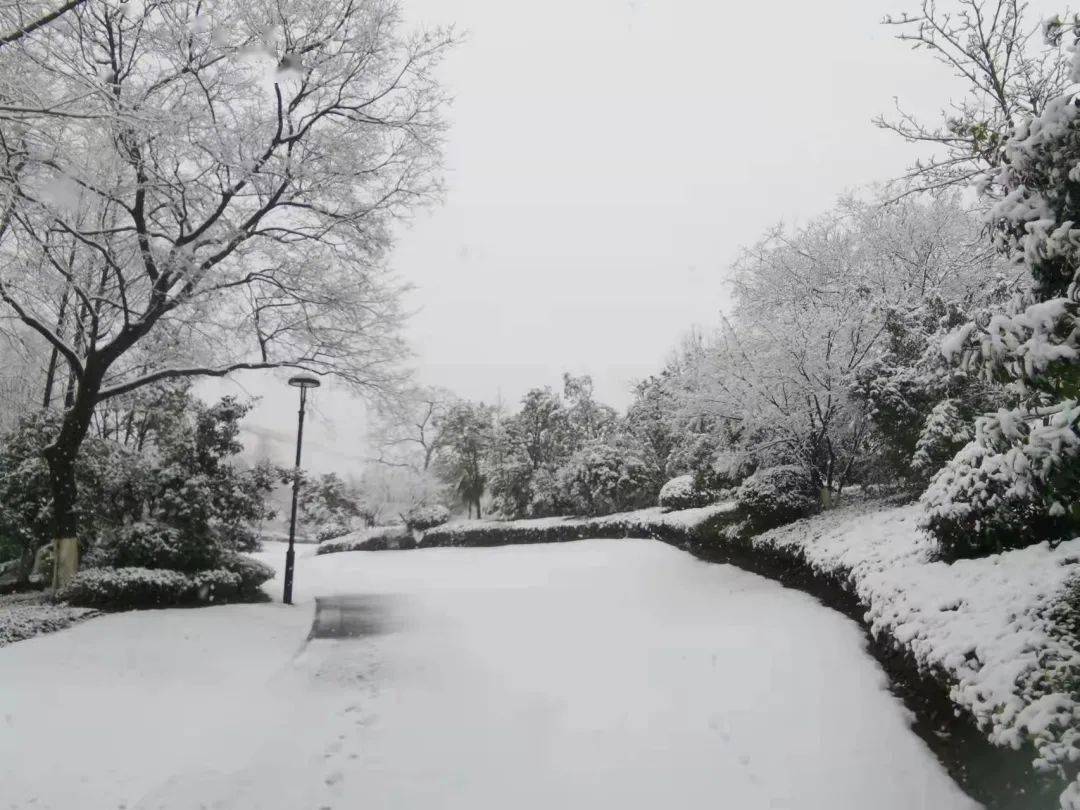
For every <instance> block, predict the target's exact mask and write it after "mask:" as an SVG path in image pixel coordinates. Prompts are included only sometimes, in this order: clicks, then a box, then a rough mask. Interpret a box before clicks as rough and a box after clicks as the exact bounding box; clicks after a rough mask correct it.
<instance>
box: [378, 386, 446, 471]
mask: <svg viewBox="0 0 1080 810" xmlns="http://www.w3.org/2000/svg"><path fill="white" fill-rule="evenodd" d="M457 399H458V398H457V396H456V395H455V394H454V393H453V392H451V391H447V390H446V389H444V388H437V387H433V386H416V387H413V388H410V389H408V390H406V391H404V392H402V394H401V395H400V396H398V397H394V398H392V399H391V398H388V399H386V400H384V402H383V403H382V404H381V407H380V408H379V409H378V412H377V413H376V418H375V420H374V421H373V425H372V430H371V435H370V437H369V441H370V444H371V446H372V447H373V448H374V449H375V451H376V453H377V456H376V458H375V461H376V462H377V463H379V464H385V465H389V466H392V467H408V468H411V469H414V470H416V471H417V472H420V473H423V472H427V471H428V470H429V469H431V463H432V462H433V461H434V460H435V454H436V453H437V452H438V450H439V447H440V446H441V444H442V434H441V423H442V420H443V419H444V418H445V417H446V414H447V412H448V411H449V410H450V409H451V408H452V407H453V405H454V403H455V402H457Z"/></svg>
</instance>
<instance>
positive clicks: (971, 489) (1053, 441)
mask: <svg viewBox="0 0 1080 810" xmlns="http://www.w3.org/2000/svg"><path fill="white" fill-rule="evenodd" d="M1078 419H1080V404H1077V403H1076V402H1070V403H1066V407H1063V408H1061V409H1059V410H1057V411H1056V412H1055V413H1052V414H1050V415H1048V416H1043V417H1038V418H1036V419H1034V420H1030V421H1029V419H1028V418H1027V417H1026V416H1025V415H1024V414H1023V413H1020V412H1017V411H1009V410H1000V411H998V413H996V414H994V415H992V416H983V417H980V418H979V419H978V420H977V421H976V424H975V439H974V440H973V441H972V442H970V443H969V444H968V445H966V446H965V447H964V448H963V449H962V450H961V451H960V452H959V453H957V455H956V457H955V458H954V459H953V460H952V461H951V462H950V463H949V465H948V466H946V467H945V468H944V469H942V470H941V471H940V472H939V473H938V474H937V475H936V476H935V477H934V479H933V480H932V481H931V482H930V486H929V488H928V489H927V490H926V492H925V493H924V494H923V496H922V499H921V501H922V504H923V506H924V508H925V511H926V514H925V518H924V521H923V525H924V526H925V527H926V528H927V529H929V530H930V531H931V532H932V533H933V534H934V536H935V537H936V538H937V539H938V541H939V543H940V544H941V550H942V553H943V555H944V556H945V557H947V558H950V559H955V558H958V557H972V556H978V555H980V554H987V553H994V552H998V551H1002V550H1004V549H1009V548H1017V547H1022V546H1025V545H1028V544H1030V543H1032V542H1038V541H1040V540H1046V539H1049V540H1060V539H1063V538H1066V537H1071V536H1074V535H1076V534H1077V533H1080V514H1078V509H1080V506H1078V505H1077V503H1076V493H1077V492H1078V491H1080V466H1078V461H1080V435H1078V434H1077V432H1076V423H1077V420H1078Z"/></svg>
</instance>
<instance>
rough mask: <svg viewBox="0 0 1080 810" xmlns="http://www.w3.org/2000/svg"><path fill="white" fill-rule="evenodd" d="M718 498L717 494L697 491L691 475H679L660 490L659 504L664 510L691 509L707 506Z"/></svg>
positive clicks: (709, 491) (708, 491)
mask: <svg viewBox="0 0 1080 810" xmlns="http://www.w3.org/2000/svg"><path fill="white" fill-rule="evenodd" d="M718 497H719V493H717V492H713V491H711V490H702V489H698V487H697V485H696V484H695V482H694V476H692V475H680V476H679V477H678V478H672V479H671V480H670V481H668V482H667V483H666V484H664V486H662V487H661V488H660V498H659V504H660V506H662V507H663V508H664V509H668V510H675V509H693V508H695V507H698V506H708V505H709V504H710V503H713V502H715V501H716V500H717V498H718Z"/></svg>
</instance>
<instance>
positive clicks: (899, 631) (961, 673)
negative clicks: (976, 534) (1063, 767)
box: [753, 504, 1080, 806]
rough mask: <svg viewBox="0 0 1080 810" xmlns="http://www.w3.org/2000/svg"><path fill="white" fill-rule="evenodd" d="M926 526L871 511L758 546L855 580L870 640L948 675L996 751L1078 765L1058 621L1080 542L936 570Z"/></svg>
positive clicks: (1071, 649)
mask: <svg viewBox="0 0 1080 810" xmlns="http://www.w3.org/2000/svg"><path fill="white" fill-rule="evenodd" d="M920 518H921V510H920V507H919V506H918V505H910V506H903V507H895V508H891V509H882V508H881V507H880V506H874V505H873V504H864V505H860V506H858V507H854V508H849V509H838V510H834V511H832V512H827V513H825V514H823V515H821V516H819V517H816V518H812V519H810V520H808V521H802V522H799V523H796V524H791V525H789V526H786V527H783V528H782V529H778V530H774V531H773V532H769V533H767V534H765V535H762V536H759V537H757V538H755V539H754V541H753V542H754V545H755V546H765V547H771V548H780V549H786V550H787V551H789V552H796V553H800V554H802V555H803V556H804V557H805V559H806V560H807V562H808V564H809V565H811V566H812V567H813V568H814V569H815V570H817V571H821V572H825V573H830V574H836V575H839V576H841V577H843V578H845V579H847V580H848V581H849V582H850V584H851V586H852V587H853V588H854V589H855V591H856V593H857V594H858V596H859V600H860V601H861V602H862V603H863V604H864V605H866V606H867V608H868V609H867V614H866V618H867V620H868V623H869V624H870V626H871V631H872V632H874V633H875V634H887V636H889V637H891V638H893V639H895V640H896V641H897V642H899V643H900V644H902V645H903V646H904V647H906V648H907V649H908V650H909V651H910V652H911V653H912V654H913V655H914V656H915V658H916V660H917V661H918V662H919V664H920V665H921V666H922V667H924V668H926V669H928V670H932V671H937V672H939V673H944V675H945V676H946V677H947V678H948V680H949V681H950V683H951V684H952V689H951V694H952V699H953V700H954V702H956V703H957V704H958V705H960V706H963V707H964V708H965V709H967V710H969V711H970V712H971V713H972V714H973V715H974V716H975V718H976V719H977V720H978V721H979V722H980V724H981V725H982V726H983V727H984V728H985V730H986V731H987V733H988V735H989V737H990V739H991V741H992V742H994V743H996V744H998V745H1009V746H1013V747H1019V746H1020V744H1021V743H1022V742H1023V741H1024V740H1025V739H1030V740H1031V741H1032V742H1033V743H1034V744H1035V746H1036V749H1037V750H1038V752H1039V759H1038V760H1036V762H1037V764H1039V765H1040V766H1044V767H1048V766H1052V765H1057V764H1060V763H1063V762H1066V761H1068V760H1069V758H1070V757H1075V756H1076V754H1075V753H1074V752H1075V751H1076V750H1078V749H1080V696H1078V695H1077V693H1076V692H1075V690H1074V691H1072V692H1070V691H1069V687H1068V684H1069V683H1070V682H1071V683H1076V678H1077V676H1078V675H1080V649H1078V648H1077V646H1076V640H1075V639H1070V638H1068V637H1067V636H1066V635H1065V634H1063V633H1062V632H1060V630H1059V628H1057V627H1056V625H1055V623H1054V617H1053V611H1054V609H1055V607H1057V606H1060V604H1061V602H1062V600H1063V597H1064V595H1065V593H1066V591H1067V589H1068V588H1069V587H1070V585H1071V584H1073V583H1076V584H1080V538H1078V539H1075V540H1071V541H1068V542H1064V543H1061V544H1060V545H1058V546H1057V547H1056V548H1051V547H1050V545H1049V544H1048V543H1040V544H1037V545H1034V546H1029V547H1027V548H1024V549H1020V550H1017V551H1009V552H1006V553H1004V554H998V555H994V556H991V557H984V558H981V559H974V560H960V561H958V562H955V563H952V564H946V563H943V562H931V551H932V546H931V544H930V542H929V541H928V540H927V538H926V537H925V536H924V535H923V534H922V532H920V531H919V528H918V524H919V520H920ZM1073 790H1074V791H1075V790H1076V786H1074V787H1073ZM1063 802H1064V797H1063ZM1063 806H1068V805H1066V804H1063ZM1078 806H1080V805H1078Z"/></svg>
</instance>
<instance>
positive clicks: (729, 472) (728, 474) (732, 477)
mask: <svg viewBox="0 0 1080 810" xmlns="http://www.w3.org/2000/svg"><path fill="white" fill-rule="evenodd" d="M755 470H757V461H756V460H755V459H754V458H753V457H752V456H748V455H746V454H745V453H717V454H716V457H715V458H714V459H713V460H712V464H711V465H710V467H709V472H708V474H707V476H705V475H702V476H698V480H697V487H698V489H699V490H703V491H709V490H724V489H734V488H735V487H737V486H739V484H741V483H742V482H743V481H745V480H746V479H747V478H749V477H750V476H751V475H753V474H754V472H755ZM704 478H707V479H708V480H702V479H704Z"/></svg>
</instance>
